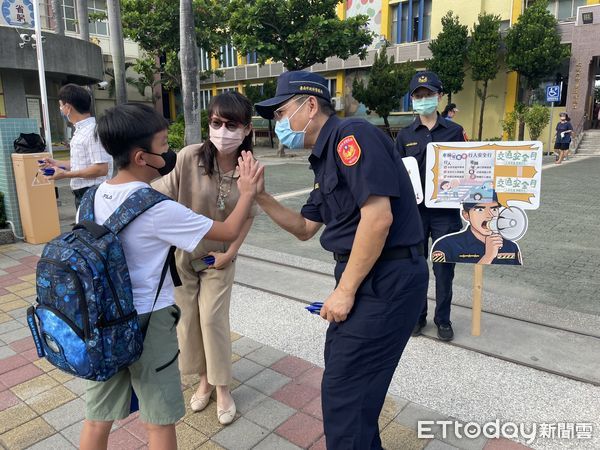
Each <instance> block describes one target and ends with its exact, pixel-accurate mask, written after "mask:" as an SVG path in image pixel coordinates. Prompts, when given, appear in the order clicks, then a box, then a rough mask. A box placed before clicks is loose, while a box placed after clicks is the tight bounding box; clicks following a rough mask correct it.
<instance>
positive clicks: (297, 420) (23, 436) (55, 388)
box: [0, 243, 527, 450]
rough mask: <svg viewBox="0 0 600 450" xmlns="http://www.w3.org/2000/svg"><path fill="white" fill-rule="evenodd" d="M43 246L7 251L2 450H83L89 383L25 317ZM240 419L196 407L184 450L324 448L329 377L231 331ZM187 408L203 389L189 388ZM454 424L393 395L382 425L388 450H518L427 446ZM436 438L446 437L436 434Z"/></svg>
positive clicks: (119, 426) (139, 439)
mask: <svg viewBox="0 0 600 450" xmlns="http://www.w3.org/2000/svg"><path fill="white" fill-rule="evenodd" d="M41 248H42V247H41V246H33V245H29V244H24V243H19V244H12V245H5V246H0V445H1V446H2V448H4V449H10V450H17V449H24V448H32V449H61V450H62V449H68V448H75V447H77V446H78V442H79V433H80V431H81V427H82V422H83V416H84V410H85V400H84V399H85V394H84V383H85V382H84V381H83V380H81V379H77V378H74V377H72V376H71V375H69V374H67V373H64V372H62V371H60V370H58V369H56V368H54V367H53V366H52V365H51V364H49V363H48V362H47V361H46V360H44V359H38V357H37V354H36V352H35V349H34V344H33V341H32V339H31V337H30V336H29V331H28V328H27V322H26V318H25V309H26V307H27V306H29V305H30V304H32V303H34V301H35V265H36V263H37V260H38V256H37V255H38V254H39V252H40V251H41ZM231 339H232V341H233V343H232V346H233V351H234V354H233V355H232V361H233V372H234V378H235V380H234V382H233V383H232V395H233V397H234V399H235V400H236V404H237V407H238V415H237V418H236V420H235V422H234V423H233V424H231V425H229V426H228V427H223V426H222V425H220V424H219V422H218V420H217V415H216V402H215V400H214V398H213V399H212V400H211V402H210V404H209V405H208V407H207V408H206V409H205V410H204V411H202V412H199V413H193V412H192V411H191V410H190V409H189V406H187V412H186V415H185V417H183V419H182V420H181V421H180V422H179V423H178V424H177V425H176V430H177V441H178V446H179V448H181V449H205V450H209V449H231V450H242V449H252V448H253V449H259V450H261V449H262V450H267V449H276V450H286V449H298V448H304V449H311V450H317V449H325V438H324V435H323V423H322V413H321V405H320V402H321V396H320V381H321V377H322V375H323V369H321V368H320V367H317V366H315V365H313V364H311V363H309V362H307V361H305V360H303V359H300V358H296V357H294V356H290V355H287V354H285V353H284V352H281V351H279V350H277V349H274V348H272V347H269V346H268V345H263V344H262V343H259V342H256V341H253V340H251V339H249V338H246V337H244V336H240V335H238V334H236V333H232V335H231ZM182 388H183V394H184V398H185V400H186V405H187V404H188V402H189V399H190V398H191V396H192V394H193V392H194V391H195V389H196V383H195V381H194V380H193V379H184V380H182ZM438 418H442V419H448V417H446V416H442V415H440V414H437V413H436V412H435V411H430V410H425V409H424V408H422V407H420V406H418V405H416V404H414V403H410V402H408V401H407V400H404V399H402V398H399V397H395V396H388V398H387V399H386V403H385V405H384V409H383V411H382V414H381V417H380V421H379V422H380V429H381V430H382V440H383V445H384V447H385V448H386V449H390V450H391V449H423V448H427V449H434V450H435V449H456V448H465V449H466V448H468V449H483V448H485V449H486V450H492V449H509V450H513V449H514V450H517V449H524V448H527V447H524V446H522V445H520V444H518V443H516V442H512V441H508V440H503V439H499V440H489V441H486V440H485V439H480V440H477V439H475V440H468V441H465V442H457V441H456V439H455V440H454V441H446V442H444V441H442V440H439V439H433V440H432V439H419V438H418V437H417V432H416V429H415V428H416V421H417V420H418V419H430V420H433V419H438ZM436 436H437V435H436ZM147 439H148V437H147V434H146V431H145V429H144V426H143V424H142V423H141V421H140V420H139V418H138V416H137V414H133V415H132V416H130V417H129V418H127V419H125V420H122V421H119V422H116V423H115V425H114V427H113V430H112V432H111V435H110V439H109V448H110V449H119V450H129V449H138V448H146V447H147Z"/></svg>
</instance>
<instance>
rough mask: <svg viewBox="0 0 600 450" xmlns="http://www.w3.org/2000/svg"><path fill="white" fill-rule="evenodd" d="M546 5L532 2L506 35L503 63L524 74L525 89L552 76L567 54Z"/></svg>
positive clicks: (545, 1) (532, 87) (546, 3)
mask: <svg viewBox="0 0 600 450" xmlns="http://www.w3.org/2000/svg"><path fill="white" fill-rule="evenodd" d="M547 5H548V2H547V0H538V1H536V2H535V3H533V5H531V6H529V7H528V8H527V9H525V11H524V12H523V14H521V15H520V16H519V19H518V21H517V23H516V24H515V25H514V26H513V27H512V28H511V29H510V30H509V31H508V34H507V35H506V49H507V57H506V63H507V65H508V68H509V69H510V70H514V71H516V72H518V73H519V75H521V76H522V77H523V80H524V82H525V87H526V88H527V89H528V90H531V89H535V88H536V87H537V86H538V85H539V84H540V83H541V82H542V80H543V79H544V78H546V77H548V76H550V75H553V74H554V72H555V71H556V69H557V68H558V66H560V64H561V62H562V61H563V59H564V58H567V57H568V56H569V54H570V50H569V47H568V46H566V45H562V44H561V43H560V34H559V33H558V29H557V26H558V22H557V20H556V18H555V17H554V16H553V15H552V14H550V12H549V11H548V9H547ZM525 100H528V98H526V99H525Z"/></svg>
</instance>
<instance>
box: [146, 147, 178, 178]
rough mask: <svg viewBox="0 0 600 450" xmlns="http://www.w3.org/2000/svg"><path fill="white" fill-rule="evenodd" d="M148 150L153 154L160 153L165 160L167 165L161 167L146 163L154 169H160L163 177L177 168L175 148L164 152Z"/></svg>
mask: <svg viewBox="0 0 600 450" xmlns="http://www.w3.org/2000/svg"><path fill="white" fill-rule="evenodd" d="M146 152H147V153H150V154H151V155H158V156H160V157H161V158H162V159H163V160H164V161H165V165H164V166H162V167H161V168H158V167H154V166H152V165H150V164H148V163H146V165H147V166H149V167H152V168H153V169H156V170H157V171H158V173H159V174H160V175H162V176H163V177H164V176H165V175H167V174H168V173H169V172H171V171H172V170H173V169H174V168H175V164H176V163H177V153H175V152H174V151H173V150H171V149H169V150H167V151H166V152H164V153H154V152H150V151H146Z"/></svg>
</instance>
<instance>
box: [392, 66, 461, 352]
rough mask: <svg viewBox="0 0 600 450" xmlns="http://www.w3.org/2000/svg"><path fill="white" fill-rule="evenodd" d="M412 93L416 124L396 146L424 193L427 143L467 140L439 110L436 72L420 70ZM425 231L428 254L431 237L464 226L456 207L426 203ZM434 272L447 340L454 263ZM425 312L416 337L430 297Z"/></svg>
mask: <svg viewBox="0 0 600 450" xmlns="http://www.w3.org/2000/svg"><path fill="white" fill-rule="evenodd" d="M410 95H411V98H412V104H413V109H414V111H415V112H416V113H417V114H418V117H416V118H415V120H414V121H413V123H411V124H410V125H409V126H408V127H406V128H403V129H402V130H400V131H399V132H398V136H397V137H396V149H397V150H398V152H399V153H400V156H401V157H406V156H414V157H415V158H416V160H417V162H418V163H419V172H420V175H421V183H422V184H423V192H425V168H426V161H427V157H426V155H427V144H429V143H430V142H462V141H466V140H467V138H466V134H465V132H464V130H463V128H462V127H461V126H460V125H458V124H457V123H455V122H453V121H450V120H447V119H444V118H443V117H442V116H440V115H439V114H438V112H437V109H438V104H439V101H440V99H441V97H442V83H441V82H440V80H439V78H438V77H437V75H436V74H435V73H433V72H428V71H425V72H418V73H417V74H416V75H415V76H414V77H413V78H412V79H411V81H410ZM419 212H420V213H421V220H422V222H423V231H424V234H425V241H424V242H425V253H426V254H427V253H428V252H427V247H428V241H429V238H431V239H432V241H436V240H437V239H439V238H440V237H442V236H444V235H446V234H448V233H454V232H456V231H459V230H460V229H461V228H462V222H461V220H460V215H459V211H458V210H457V209H433V208H431V209H430V208H427V207H426V206H425V202H423V203H421V204H420V205H419ZM433 272H434V274H435V301H436V307H435V316H434V323H435V324H436V325H437V328H438V337H439V338H440V339H441V340H444V341H450V340H452V339H453V338H454V330H453V329H452V323H451V322H450V305H451V303H452V281H453V280H454V264H437V263H434V264H433ZM422 305H423V311H422V312H421V316H420V318H419V321H418V322H417V324H416V325H415V329H414V330H413V333H412V334H413V336H418V335H419V334H421V330H422V329H423V328H424V327H425V325H426V324H427V320H426V317H427V296H426V295H425V296H423V298H422Z"/></svg>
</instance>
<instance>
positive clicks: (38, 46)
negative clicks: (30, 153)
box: [33, 0, 52, 156]
mask: <svg viewBox="0 0 600 450" xmlns="http://www.w3.org/2000/svg"><path fill="white" fill-rule="evenodd" d="M33 20H34V21H35V50H36V54H37V63H38V77H39V79H40V97H41V100H42V120H43V124H44V136H45V138H46V149H47V150H48V151H49V152H50V155H51V156H52V135H51V134H50V117H49V116H48V95H47V94H46V74H45V70H44V50H43V48H42V23H41V20H40V5H39V4H38V0H33Z"/></svg>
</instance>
